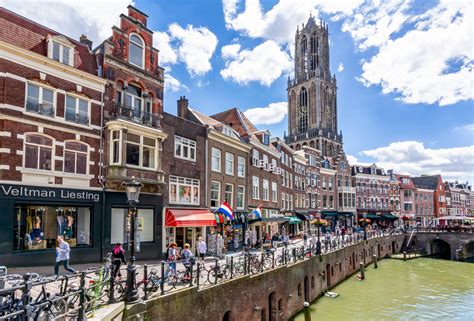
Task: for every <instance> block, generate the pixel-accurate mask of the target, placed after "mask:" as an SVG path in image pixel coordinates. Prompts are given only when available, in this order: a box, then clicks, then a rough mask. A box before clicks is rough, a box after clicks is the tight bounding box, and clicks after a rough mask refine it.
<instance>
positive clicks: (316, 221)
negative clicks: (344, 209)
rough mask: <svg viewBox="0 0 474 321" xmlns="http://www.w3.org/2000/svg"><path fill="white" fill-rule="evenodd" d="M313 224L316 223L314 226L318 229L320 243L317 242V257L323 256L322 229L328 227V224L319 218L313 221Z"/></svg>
mask: <svg viewBox="0 0 474 321" xmlns="http://www.w3.org/2000/svg"><path fill="white" fill-rule="evenodd" d="M313 223H314V225H316V227H317V229H318V241H317V242H316V255H320V254H321V238H320V229H321V226H323V225H326V224H327V222H326V220H324V219H321V218H317V219H315V220H314V221H313Z"/></svg>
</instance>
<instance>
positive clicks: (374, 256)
mask: <svg viewBox="0 0 474 321" xmlns="http://www.w3.org/2000/svg"><path fill="white" fill-rule="evenodd" d="M373 258H374V269H376V268H378V264H377V255H375V254H374V255H373Z"/></svg>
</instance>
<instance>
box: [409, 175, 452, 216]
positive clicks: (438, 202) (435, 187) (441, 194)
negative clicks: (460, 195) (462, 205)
mask: <svg viewBox="0 0 474 321" xmlns="http://www.w3.org/2000/svg"><path fill="white" fill-rule="evenodd" d="M411 180H412V182H413V184H415V186H416V188H417V189H426V190H430V191H433V214H434V217H436V218H438V217H441V216H445V215H446V214H447V210H446V191H445V189H444V184H443V179H442V178H441V175H431V176H420V177H411Z"/></svg>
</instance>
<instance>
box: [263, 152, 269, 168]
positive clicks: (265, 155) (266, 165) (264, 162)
mask: <svg viewBox="0 0 474 321" xmlns="http://www.w3.org/2000/svg"><path fill="white" fill-rule="evenodd" d="M263 164H264V166H265V167H264V169H265V170H266V169H268V155H267V154H263Z"/></svg>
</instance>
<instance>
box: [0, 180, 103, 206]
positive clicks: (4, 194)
mask: <svg viewBox="0 0 474 321" xmlns="http://www.w3.org/2000/svg"><path fill="white" fill-rule="evenodd" d="M0 198H15V199H25V200H28V199H41V200H47V201H51V200H55V201H57V200H65V201H80V202H87V201H88V202H91V201H92V202H99V200H100V193H99V192H95V191H84V190H74V189H65V188H57V189H56V188H54V189H53V188H44V187H38V186H18V185H4V184H0Z"/></svg>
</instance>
